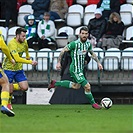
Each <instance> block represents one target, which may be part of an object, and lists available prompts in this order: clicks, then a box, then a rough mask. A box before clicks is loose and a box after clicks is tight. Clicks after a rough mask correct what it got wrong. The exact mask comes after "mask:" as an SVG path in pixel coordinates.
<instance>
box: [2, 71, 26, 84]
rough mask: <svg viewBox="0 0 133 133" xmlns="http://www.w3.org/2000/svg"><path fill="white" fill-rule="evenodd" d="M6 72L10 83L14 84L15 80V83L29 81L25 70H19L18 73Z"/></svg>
mask: <svg viewBox="0 0 133 133" xmlns="http://www.w3.org/2000/svg"><path fill="white" fill-rule="evenodd" d="M4 72H5V74H6V75H7V77H8V80H9V83H13V80H14V81H15V82H21V81H26V80H27V78H26V76H25V73H24V71H23V70H18V71H10V70H4Z"/></svg>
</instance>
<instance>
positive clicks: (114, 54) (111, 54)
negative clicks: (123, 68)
mask: <svg viewBox="0 0 133 133" xmlns="http://www.w3.org/2000/svg"><path fill="white" fill-rule="evenodd" d="M120 58H121V52H120V50H119V49H118V48H109V49H107V51H105V57H104V58H103V68H104V70H106V71H114V70H119V62H120Z"/></svg>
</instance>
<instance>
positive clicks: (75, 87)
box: [72, 83, 81, 89]
mask: <svg viewBox="0 0 133 133" xmlns="http://www.w3.org/2000/svg"><path fill="white" fill-rule="evenodd" d="M80 87H81V85H80V84H77V83H73V84H72V88H73V89H79V88H80Z"/></svg>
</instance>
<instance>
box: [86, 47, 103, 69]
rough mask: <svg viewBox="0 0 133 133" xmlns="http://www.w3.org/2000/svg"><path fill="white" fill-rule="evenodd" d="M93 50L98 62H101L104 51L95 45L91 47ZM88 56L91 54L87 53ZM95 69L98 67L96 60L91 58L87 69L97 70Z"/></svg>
mask: <svg viewBox="0 0 133 133" xmlns="http://www.w3.org/2000/svg"><path fill="white" fill-rule="evenodd" d="M93 51H94V52H95V54H96V55H97V56H98V58H99V60H100V62H101V63H102V61H103V58H104V51H103V49H101V48H96V47H95V48H93ZM89 56H91V55H90V54H89ZM97 69H98V66H97V62H96V61H94V60H93V59H92V58H91V60H90V62H89V64H88V70H92V71H97Z"/></svg>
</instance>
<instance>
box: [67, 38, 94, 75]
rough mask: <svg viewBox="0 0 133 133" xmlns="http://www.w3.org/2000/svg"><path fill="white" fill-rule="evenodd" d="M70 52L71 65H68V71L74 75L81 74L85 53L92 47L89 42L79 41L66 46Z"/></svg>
mask: <svg viewBox="0 0 133 133" xmlns="http://www.w3.org/2000/svg"><path fill="white" fill-rule="evenodd" d="M67 48H68V49H69V50H70V54H71V58H72V63H71V65H70V71H72V72H74V73H80V72H83V69H84V63H85V56H86V53H87V52H88V51H90V50H92V45H91V43H90V41H89V40H87V41H86V42H85V43H82V42H81V41H80V39H78V40H76V41H73V42H71V43H69V44H68V45H67Z"/></svg>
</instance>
